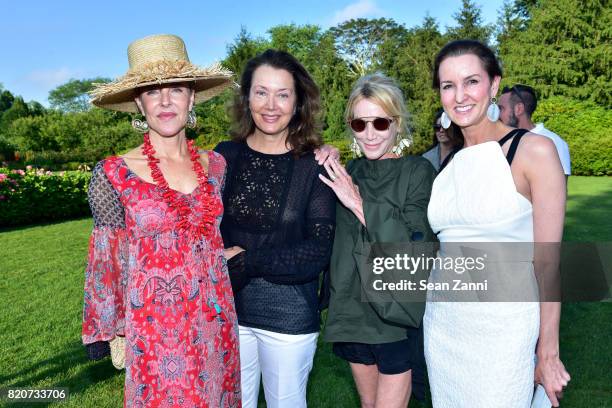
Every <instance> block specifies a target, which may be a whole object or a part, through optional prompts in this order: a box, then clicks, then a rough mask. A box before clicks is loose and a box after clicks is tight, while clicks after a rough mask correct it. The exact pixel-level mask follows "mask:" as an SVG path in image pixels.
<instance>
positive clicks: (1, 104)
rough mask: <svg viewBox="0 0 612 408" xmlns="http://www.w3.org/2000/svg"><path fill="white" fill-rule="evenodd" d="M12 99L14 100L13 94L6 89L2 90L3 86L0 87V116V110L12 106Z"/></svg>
mask: <svg viewBox="0 0 612 408" xmlns="http://www.w3.org/2000/svg"><path fill="white" fill-rule="evenodd" d="M13 101H15V97H14V96H13V94H12V93H10V92H9V91H7V90H4V89H3V88H0V116H1V115H2V112H4V111H6V110H8V109H9V108H10V107H11V106H13Z"/></svg>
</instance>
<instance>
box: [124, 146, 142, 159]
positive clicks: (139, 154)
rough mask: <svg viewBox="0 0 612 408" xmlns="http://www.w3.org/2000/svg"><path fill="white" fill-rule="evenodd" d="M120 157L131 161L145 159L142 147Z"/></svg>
mask: <svg viewBox="0 0 612 408" xmlns="http://www.w3.org/2000/svg"><path fill="white" fill-rule="evenodd" d="M119 157H121V158H123V159H130V160H138V159H141V160H144V159H145V156H144V155H143V154H142V146H138V147H135V148H134V149H132V150H130V151H129V152H126V153H124V154H122V155H120V156H119Z"/></svg>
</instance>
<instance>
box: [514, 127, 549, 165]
mask: <svg viewBox="0 0 612 408" xmlns="http://www.w3.org/2000/svg"><path fill="white" fill-rule="evenodd" d="M519 146H520V149H521V150H522V152H521V155H522V156H523V157H525V158H526V159H529V160H530V161H531V160H537V161H541V160H544V161H546V160H547V159H550V160H553V159H556V158H557V148H556V147H555V143H554V142H553V141H552V140H550V139H549V138H547V137H546V136H542V135H538V134H535V133H531V132H527V133H525V136H523V139H521V144H520V145H519Z"/></svg>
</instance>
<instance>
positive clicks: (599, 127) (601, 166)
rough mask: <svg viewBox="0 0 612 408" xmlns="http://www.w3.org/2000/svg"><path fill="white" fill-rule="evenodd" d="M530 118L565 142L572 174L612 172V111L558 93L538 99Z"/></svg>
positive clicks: (608, 173)
mask: <svg viewBox="0 0 612 408" xmlns="http://www.w3.org/2000/svg"><path fill="white" fill-rule="evenodd" d="M533 119H534V122H544V124H545V125H546V128H548V129H550V130H552V131H553V132H555V133H557V134H558V135H559V136H561V137H562V138H563V139H564V140H565V141H566V142H567V144H568V146H569V150H570V157H571V161H572V174H573V175H578V176H610V175H612V110H610V109H606V108H604V107H602V106H598V105H595V104H593V103H590V102H581V101H577V100H575V99H570V98H566V97H561V96H557V97H552V98H549V99H546V100H543V101H541V102H540V103H539V104H538V107H537V109H536V111H535V113H534V115H533Z"/></svg>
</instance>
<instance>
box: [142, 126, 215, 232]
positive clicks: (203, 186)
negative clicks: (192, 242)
mask: <svg viewBox="0 0 612 408" xmlns="http://www.w3.org/2000/svg"><path fill="white" fill-rule="evenodd" d="M187 148H188V149H189V156H190V159H191V163H192V167H191V168H192V169H193V171H195V173H196V175H197V178H198V187H196V190H198V197H197V198H198V199H199V200H198V201H199V202H200V203H201V205H200V206H198V207H199V208H198V209H199V210H200V211H198V212H195V211H194V208H192V205H191V204H190V203H189V201H188V200H187V195H186V194H180V193H179V192H178V191H176V190H173V189H171V188H170V187H169V186H168V182H167V181H166V179H165V178H164V175H163V173H162V172H161V170H160V168H159V159H158V158H156V157H155V149H154V148H153V145H152V144H151V138H150V137H149V134H148V133H145V134H144V143H143V145H142V152H143V154H144V155H145V156H147V163H148V165H149V169H151V177H152V178H153V181H155V184H156V185H157V186H158V188H160V189H161V190H162V196H163V198H164V201H165V202H166V203H167V204H168V205H169V206H170V207H171V208H172V209H174V210H176V212H177V213H178V218H179V220H178V223H177V228H178V230H180V231H181V232H184V233H186V234H187V236H188V237H189V238H191V239H198V238H200V237H202V236H204V237H205V238H207V239H208V240H211V239H213V237H214V231H215V223H216V219H217V217H218V216H219V215H221V211H222V205H221V201H220V200H219V198H218V197H215V194H214V186H213V185H212V184H210V183H208V175H207V174H206V171H205V170H204V167H203V166H202V163H200V154H199V153H198V149H197V147H196V146H195V144H194V142H193V140H187ZM194 192H195V190H194Z"/></svg>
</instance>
